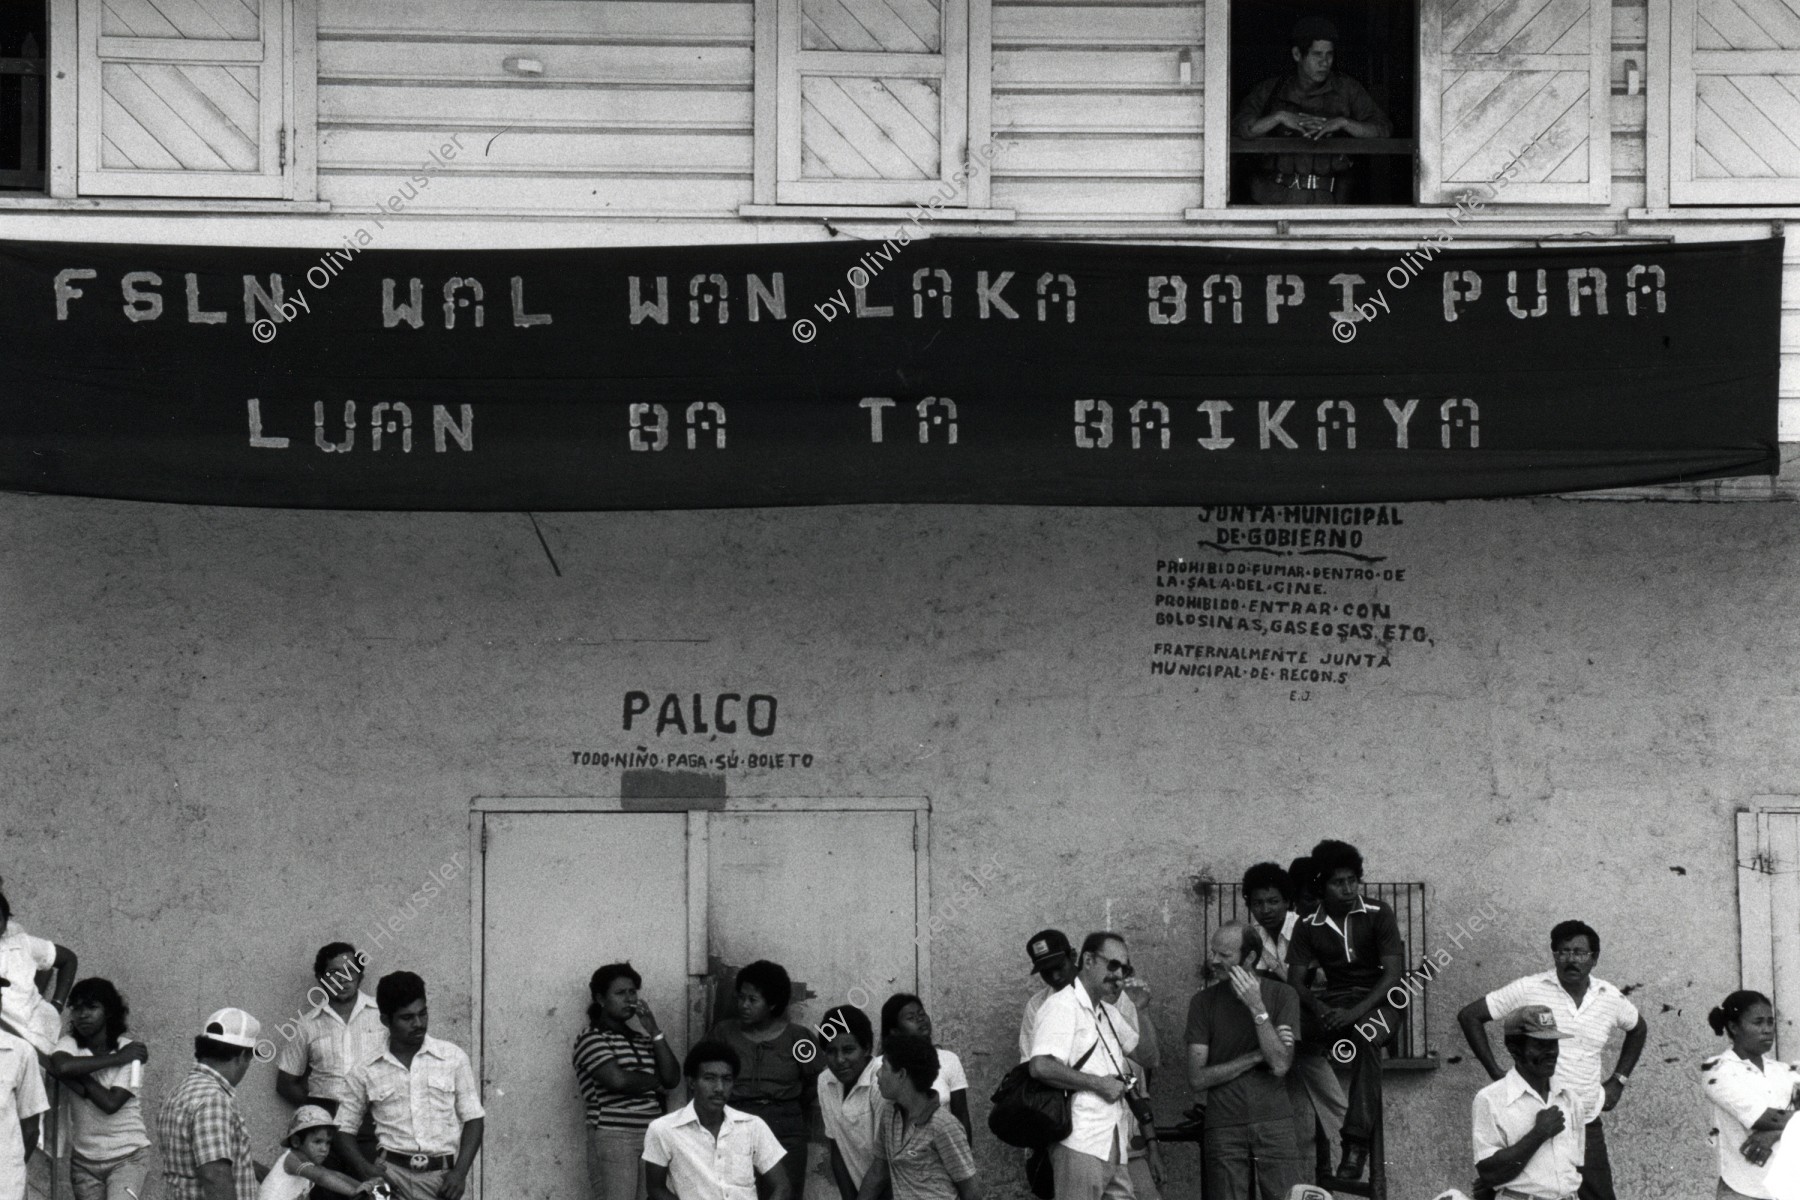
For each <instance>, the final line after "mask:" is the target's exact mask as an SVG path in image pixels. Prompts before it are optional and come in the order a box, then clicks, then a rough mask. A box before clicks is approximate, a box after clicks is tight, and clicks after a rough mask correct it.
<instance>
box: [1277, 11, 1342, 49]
mask: <svg viewBox="0 0 1800 1200" xmlns="http://www.w3.org/2000/svg"><path fill="white" fill-rule="evenodd" d="M1289 40H1290V41H1292V42H1293V43H1294V45H1296V46H1299V47H1300V48H1301V51H1302V53H1304V52H1305V51H1307V50H1311V49H1312V44H1313V43H1314V42H1330V43H1331V44H1332V45H1333V46H1336V45H1337V42H1338V31H1337V26H1336V25H1333V24H1332V23H1331V22H1330V21H1328V20H1326V19H1325V18H1324V17H1301V18H1300V19H1299V20H1298V21H1295V22H1294V32H1293V33H1292V34H1291V35H1290V36H1289Z"/></svg>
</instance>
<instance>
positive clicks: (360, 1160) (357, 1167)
mask: <svg viewBox="0 0 1800 1200" xmlns="http://www.w3.org/2000/svg"><path fill="white" fill-rule="evenodd" d="M375 1006H376V1008H377V1009H379V1010H380V1013H381V1023H382V1024H383V1025H385V1026H387V1034H388V1036H387V1045H386V1047H384V1048H383V1049H382V1050H381V1052H380V1053H378V1054H376V1055H375V1056H374V1057H373V1058H371V1059H369V1060H368V1061H366V1062H364V1063H362V1064H360V1065H359V1066H357V1067H356V1068H355V1069H353V1070H352V1071H351V1072H350V1079H349V1083H348V1086H347V1087H346V1089H345V1093H346V1094H345V1096H344V1099H343V1101H342V1102H341V1103H340V1104H339V1105H338V1111H337V1123H338V1129H337V1133H336V1134H335V1135H334V1136H333V1139H332V1140H333V1142H334V1143H335V1144H336V1146H337V1152H338V1155H339V1156H340V1157H341V1158H342V1159H343V1160H344V1161H345V1162H347V1163H349V1164H350V1167H351V1170H352V1171H353V1172H354V1173H355V1174H356V1176H357V1177H358V1178H361V1179H374V1178H375V1177H377V1176H380V1177H381V1178H384V1179H386V1180H387V1181H388V1183H389V1184H390V1185H392V1187H393V1189H394V1194H395V1195H396V1196H397V1197H398V1198H399V1200H461V1197H462V1194H463V1191H464V1189H465V1188H466V1187H467V1183H468V1178H469V1168H470V1167H472V1166H474V1164H475V1155H476V1154H478V1153H479V1152H480V1150H481V1135H482V1130H483V1126H484V1117H485V1116H486V1113H485V1110H484V1109H483V1108H482V1107H481V1094H480V1092H479V1091H478V1090H477V1089H476V1086H475V1073H474V1071H473V1070H471V1069H470V1066H469V1056H468V1055H467V1054H465V1053H464V1052H463V1050H462V1048H461V1047H460V1046H454V1045H452V1044H451V1043H449V1042H444V1041H439V1040H438V1039H437V1038H434V1037H431V1036H430V1035H429V1034H427V1033H426V1030H427V1028H428V1027H429V1025H430V1011H429V1010H428V1009H427V1007H426V1004H425V981H424V980H423V979H420V978H419V977H418V976H417V975H414V974H413V973H412V972H411V971H395V972H394V973H393V974H391V975H383V976H382V977H381V982H380V983H378V984H376V985H375ZM365 1111H367V1112H369V1113H371V1114H372V1115H373V1117H374V1119H375V1136H376V1140H377V1141H379V1142H380V1143H381V1150H380V1152H379V1154H378V1157H377V1160H376V1161H375V1162H370V1161H369V1160H368V1159H367V1158H365V1157H363V1153H362V1150H361V1149H360V1148H359V1147H358V1146H357V1144H356V1131H357V1128H358V1127H359V1126H360V1125H361V1124H362V1119H363V1113H364V1112H365Z"/></svg>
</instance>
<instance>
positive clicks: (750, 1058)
mask: <svg viewBox="0 0 1800 1200" xmlns="http://www.w3.org/2000/svg"><path fill="white" fill-rule="evenodd" d="M732 990H733V991H734V992H735V993H736V998H737V1003H736V1010H737V1015H736V1016H735V1017H728V1018H726V1019H725V1020H723V1021H720V1022H719V1023H718V1024H717V1025H714V1026H713V1028H712V1030H711V1032H709V1033H708V1034H707V1035H706V1036H707V1038H708V1039H709V1040H717V1041H721V1042H724V1043H725V1044H726V1045H728V1046H730V1047H731V1048H732V1049H733V1050H735V1051H737V1055H738V1060H739V1062H740V1064H741V1065H740V1067H739V1070H738V1073H737V1080H736V1082H735V1083H734V1084H733V1085H732V1088H731V1101H730V1103H731V1107H733V1108H736V1109H741V1110H742V1111H744V1112H747V1113H749V1114H750V1115H751V1116H754V1117H761V1118H762V1119H763V1121H764V1123H766V1124H767V1125H768V1127H769V1129H770V1130H771V1131H773V1132H774V1134H775V1137H776V1140H778V1141H779V1142H780V1143H781V1148H782V1149H783V1150H785V1151H787V1157H785V1158H783V1159H782V1160H781V1162H782V1166H783V1167H784V1168H785V1169H786V1170H787V1172H788V1179H789V1180H790V1181H791V1182H792V1184H793V1194H794V1197H795V1200H799V1197H801V1196H803V1195H804V1194H805V1190H806V1165H807V1163H806V1156H807V1136H808V1117H809V1114H810V1113H811V1112H812V1111H813V1110H815V1109H817V1107H818V1082H817V1081H818V1078H819V1073H820V1072H821V1071H823V1070H824V1069H825V1064H824V1062H823V1061H822V1060H821V1055H820V1053H819V1045H818V1043H817V1042H816V1041H814V1040H813V1037H812V1035H811V1034H809V1033H808V1032H807V1031H806V1030H805V1029H803V1028H801V1027H800V1026H798V1025H795V1024H794V1023H793V1022H791V1021H789V1020H787V1018H786V1013H787V1007H788V1002H789V1001H790V1000H792V999H793V996H794V984H793V981H792V980H790V979H789V978H788V973H787V970H786V968H784V967H782V966H781V964H779V963H772V962H769V961H767V960H766V959H759V960H757V961H756V962H753V963H751V964H750V965H749V966H747V967H745V968H743V969H742V970H740V971H739V972H738V973H737V979H736V981H735V982H734V985H733V989H732Z"/></svg>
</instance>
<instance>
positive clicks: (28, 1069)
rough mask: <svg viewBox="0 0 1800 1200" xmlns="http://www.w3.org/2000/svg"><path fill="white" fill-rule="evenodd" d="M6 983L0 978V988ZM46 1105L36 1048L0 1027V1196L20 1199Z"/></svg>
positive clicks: (42, 1077) (5, 1198) (0, 1199)
mask: <svg viewBox="0 0 1800 1200" xmlns="http://www.w3.org/2000/svg"><path fill="white" fill-rule="evenodd" d="M10 986H11V984H10V983H8V982H7V981H6V980H5V979H0V988H5V987H10ZM49 1108H50V1101H49V1098H48V1097H46V1096H45V1094H44V1076H43V1073H42V1072H41V1071H39V1070H38V1059H37V1051H36V1050H35V1049H33V1047H32V1045H31V1043H30V1042H28V1041H26V1040H25V1039H24V1038H22V1037H16V1036H14V1035H13V1034H10V1033H7V1032H6V1031H5V1030H0V1200H24V1197H25V1160H26V1159H28V1158H30V1157H31V1152H32V1151H33V1150H35V1149H36V1148H37V1142H38V1118H39V1116H40V1115H41V1114H43V1113H45V1112H47V1111H49Z"/></svg>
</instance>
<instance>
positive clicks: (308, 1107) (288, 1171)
mask: <svg viewBox="0 0 1800 1200" xmlns="http://www.w3.org/2000/svg"><path fill="white" fill-rule="evenodd" d="M336 1129H337V1118H336V1117H333V1116H332V1115H331V1114H330V1113H328V1112H326V1111H325V1110H324V1109H322V1108H320V1107H319V1106H318V1105H316V1104H303V1105H301V1106H300V1107H299V1108H297V1109H295V1110H294V1119H293V1120H292V1121H289V1122H288V1135H287V1146H288V1148H287V1149H286V1150H284V1151H282V1154H281V1157H280V1158H278V1159H276V1160H275V1164H274V1165H273V1166H271V1167H270V1168H269V1174H268V1177H267V1178H265V1179H264V1180H263V1181H262V1187H260V1188H258V1189H257V1192H256V1200H300V1197H302V1196H304V1195H306V1194H307V1193H308V1192H310V1191H312V1186H313V1184H315V1183H316V1184H318V1185H320V1186H321V1187H324V1188H327V1189H329V1190H331V1191H334V1192H337V1193H338V1194H339V1195H342V1196H362V1195H368V1194H371V1193H373V1192H374V1191H375V1189H376V1187H377V1186H379V1185H380V1183H381V1180H380V1179H365V1180H363V1181H362V1182H361V1183H358V1182H356V1180H354V1179H352V1178H350V1177H349V1176H348V1175H343V1174H340V1173H339V1172H337V1171H330V1170H327V1169H326V1168H324V1167H322V1166H320V1165H319V1164H320V1163H322V1162H324V1161H325V1156H326V1155H327V1154H329V1153H330V1152H331V1135H332V1132H333V1131H334V1130H336Z"/></svg>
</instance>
